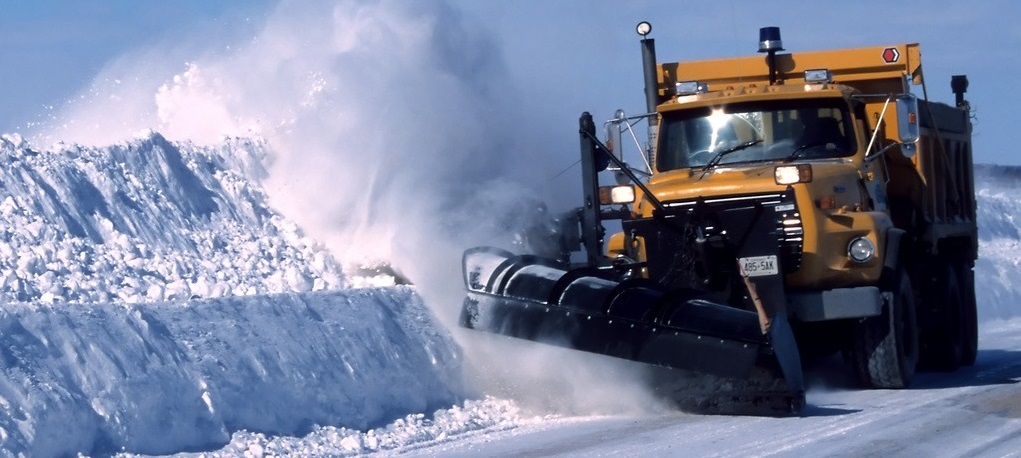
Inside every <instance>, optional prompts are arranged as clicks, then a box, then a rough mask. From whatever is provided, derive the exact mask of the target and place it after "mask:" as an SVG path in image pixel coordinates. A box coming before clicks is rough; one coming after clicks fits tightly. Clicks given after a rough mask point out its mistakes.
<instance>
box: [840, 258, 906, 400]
mask: <svg viewBox="0 0 1021 458" xmlns="http://www.w3.org/2000/svg"><path fill="white" fill-rule="evenodd" d="M892 286H893V287H892V288H891V291H886V292H884V293H883V297H884V304H883V305H884V307H883V313H881V314H880V315H879V316H874V317H868V318H865V319H862V320H861V321H860V322H859V323H857V324H856V325H855V326H854V329H853V334H854V338H853V344H852V347H851V351H850V356H851V364H852V366H853V367H854V370H855V373H856V374H857V376H858V379H859V381H861V383H862V385H864V386H865V387H867V388H907V387H908V386H909V385H911V380H912V379H914V376H915V368H916V366H917V364H918V323H917V317H916V314H915V297H914V291H913V290H912V289H911V279H910V278H909V277H908V275H907V273H905V272H901V273H900V274H899V278H898V279H897V280H895V282H894V285H892Z"/></svg>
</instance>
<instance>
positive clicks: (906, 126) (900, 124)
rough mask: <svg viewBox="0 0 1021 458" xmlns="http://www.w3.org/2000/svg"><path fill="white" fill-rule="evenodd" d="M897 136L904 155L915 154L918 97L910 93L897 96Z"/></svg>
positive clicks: (917, 131)
mask: <svg viewBox="0 0 1021 458" xmlns="http://www.w3.org/2000/svg"><path fill="white" fill-rule="evenodd" d="M897 136H898V139H899V140H900V143H901V145H900V150H901V153H903V154H904V156H905V157H911V156H914V155H915V151H916V150H917V148H918V145H917V143H918V137H919V130H918V99H917V98H916V97H915V96H914V95H912V94H902V95H900V96H898V97H897Z"/></svg>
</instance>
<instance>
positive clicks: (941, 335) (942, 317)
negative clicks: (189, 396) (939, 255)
mask: <svg viewBox="0 0 1021 458" xmlns="http://www.w3.org/2000/svg"><path fill="white" fill-rule="evenodd" d="M958 278H959V276H958V273H957V271H956V269H954V268H953V266H952V264H947V265H944V266H942V267H940V268H939V270H938V271H937V273H936V275H935V276H934V278H933V285H932V288H931V290H930V291H929V292H928V294H927V295H926V303H925V304H923V310H924V311H925V312H924V313H925V318H924V319H923V321H922V323H923V326H922V335H921V340H922V354H921V361H920V363H919V366H920V367H921V368H922V369H923V370H934V371H941V372H953V371H956V370H957V368H958V367H960V366H961V361H962V360H963V342H964V337H963V334H964V332H963V331H964V305H963V303H964V296H963V295H962V293H961V287H960V283H959V282H958Z"/></svg>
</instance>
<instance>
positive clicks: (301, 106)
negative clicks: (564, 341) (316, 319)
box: [39, 0, 619, 397]
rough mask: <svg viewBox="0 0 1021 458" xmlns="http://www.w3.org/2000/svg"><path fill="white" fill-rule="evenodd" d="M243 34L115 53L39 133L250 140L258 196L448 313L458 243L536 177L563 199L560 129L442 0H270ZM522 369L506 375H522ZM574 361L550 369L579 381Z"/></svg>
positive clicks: (531, 209) (484, 236)
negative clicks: (263, 164) (552, 145)
mask: <svg viewBox="0 0 1021 458" xmlns="http://www.w3.org/2000/svg"><path fill="white" fill-rule="evenodd" d="M253 33H254V36H253V37H252V38H251V39H249V40H247V41H246V42H245V43H243V44H241V45H232V46H230V47H229V48H226V49H229V50H228V51H224V49H225V47H224V46H222V45H221V44H215V45H210V46H211V47H215V50H213V49H211V50H207V51H206V52H204V53H194V54H192V55H191V56H188V55H187V52H184V51H181V50H174V51H172V52H167V53H165V54H166V55H168V56H183V57H182V58H181V59H182V60H180V61H178V62H179V63H178V65H179V66H178V67H177V68H176V69H174V71H173V72H171V73H166V69H165V67H166V66H167V63H166V59H162V60H159V64H158V65H151V64H150V63H151V62H153V61H154V59H155V58H156V57H155V56H159V55H160V53H158V52H151V53H139V54H136V55H133V56H125V57H124V58H122V59H120V60H118V61H117V62H115V63H114V64H112V65H111V66H110V67H108V68H107V69H105V70H104V72H103V73H101V74H100V76H99V77H97V79H96V81H97V83H95V85H94V86H93V88H92V89H90V91H89V92H88V95H87V96H84V97H83V99H85V100H87V101H88V103H76V104H72V105H71V106H69V107H68V108H67V109H66V110H65V112H64V113H62V114H61V115H60V116H59V117H58V118H59V119H61V121H60V122H57V123H55V124H54V126H51V129H49V131H47V132H42V133H41V134H40V135H39V138H48V139H59V140H63V141H76V142H85V143H100V144H102V143H112V142H117V141H120V140H122V139H124V138H126V137H130V136H132V135H134V134H135V132H138V131H140V130H143V129H152V130H157V131H159V132H161V133H162V134H163V135H164V136H165V137H166V138H168V139H170V140H181V141H184V140H187V141H191V142H195V143H214V144H215V143H217V142H222V141H223V138H224V136H228V137H230V136H258V137H261V138H263V139H264V140H265V141H266V142H267V144H268V145H269V149H270V150H272V154H271V155H270V157H269V164H267V168H268V170H269V177H268V178H267V179H266V181H265V182H264V183H263V184H264V186H265V188H266V192H267V193H268V195H269V196H270V200H271V202H272V204H273V205H274V206H275V207H276V208H277V209H278V210H279V211H281V212H282V213H283V214H284V215H286V216H287V217H289V218H291V219H292V220H294V221H296V222H297V223H298V224H299V225H300V226H301V227H302V228H303V229H304V230H305V231H307V232H308V234H309V235H311V236H312V237H314V238H316V239H317V240H319V241H320V242H322V243H324V244H326V245H327V246H328V247H330V248H331V251H332V252H333V253H334V254H335V255H336V256H337V257H338V258H339V259H340V260H341V261H342V262H345V261H346V262H357V261H361V260H385V261H388V262H390V263H391V264H393V265H394V266H395V267H397V269H399V270H400V271H401V272H402V273H403V274H404V275H406V276H407V277H408V278H410V280H411V281H412V282H413V283H415V284H416V289H417V291H418V292H419V294H421V295H422V297H423V298H424V299H425V301H426V303H428V304H430V306H431V307H432V308H433V310H434V311H435V313H436V314H437V316H438V318H439V320H440V321H441V322H443V323H446V324H448V325H450V326H451V327H455V326H454V321H455V320H456V318H457V314H458V311H459V309H460V306H461V302H462V299H463V291H462V288H463V285H462V280H461V272H460V270H461V267H460V260H461V253H462V252H463V251H464V249H465V248H468V247H471V246H475V245H480V244H495V245H504V246H506V245H507V244H509V243H511V241H512V236H513V232H514V230H515V229H521V228H524V227H527V226H528V225H529V224H531V222H532V221H531V220H532V219H533V218H542V217H545V216H546V214H545V212H546V211H547V210H546V208H545V205H547V204H544V203H543V202H542V200H543V199H542V195H541V194H542V192H545V194H546V195H549V196H552V195H557V196H561V197H562V198H565V197H564V196H566V198H567V199H571V198H572V197H574V195H575V193H574V192H571V191H567V192H564V191H559V192H550V189H548V188H549V186H550V185H549V179H550V177H552V176H553V175H555V173H556V172H557V171H558V170H555V168H560V167H562V164H564V163H570V161H571V159H570V158H569V159H567V160H564V159H563V158H560V159H559V160H555V157H554V156H555V154H557V152H554V151H549V150H548V149H547V148H548V147H545V146H543V145H544V143H548V141H547V140H548V137H549V136H552V135H555V136H561V135H564V132H559V131H556V132H549V133H546V129H548V127H547V126H541V125H538V122H536V121H531V120H530V119H529V117H528V116H527V112H528V111H529V109H528V107H523V106H521V104H520V103H518V102H517V100H518V98H517V97H515V95H516V94H517V93H519V92H520V91H521V90H522V89H521V88H520V87H518V85H517V84H516V83H517V82H515V81H511V79H510V78H509V77H508V76H507V75H508V72H507V71H506V70H507V69H506V66H505V63H504V61H503V60H502V57H501V52H500V47H499V46H498V43H497V42H496V41H495V40H494V39H493V38H492V37H491V36H490V35H488V33H487V31H486V30H484V29H483V28H482V27H481V26H479V25H477V24H475V23H473V22H472V21H470V20H467V19H465V18H464V17H463V16H462V14H461V13H460V12H459V11H457V10H455V9H454V8H452V7H451V6H450V5H448V4H446V3H444V2H441V1H424V2H403V1H398V0H369V1H352V0H342V1H311V2H309V1H297V0H293V1H288V0H285V1H283V2H282V3H281V4H279V5H278V6H277V7H276V8H275V9H274V10H273V11H272V12H271V13H270V14H269V16H268V17H267V18H266V20H265V23H264V24H263V25H262V28H261V29H260V30H256V31H253ZM132 59H138V60H135V61H133V60H132ZM544 137H546V138H544ZM560 154H565V155H566V154H576V153H574V151H570V152H561V153H560ZM544 164H557V165H559V166H560V167H553V166H551V165H544ZM548 205H550V208H557V207H558V205H557V203H555V202H551V203H548ZM561 209H563V208H561ZM498 353H499V352H498ZM481 357H487V356H481ZM536 357H537V358H539V359H542V355H536ZM558 358H561V359H562V357H561V356H558ZM526 359H527V357H526ZM540 366H541V365H540ZM520 367H521V368H520V369H519V370H518V372H520V373H519V374H512V375H511V376H517V375H522V378H523V379H529V378H532V377H531V376H532V375H534V374H533V373H530V372H529V369H528V365H524V366H520ZM546 367H548V364H547V365H546ZM560 367H568V366H565V365H560ZM571 367H573V366H571ZM538 371H540V372H542V373H543V374H547V373H548V372H549V371H548V369H546V368H540V369H538ZM572 375H573V374H564V373H560V374H558V375H557V378H561V377H563V378H568V379H571V380H572V381H571V383H569V384H568V387H569V389H571V390H574V388H577V390H576V391H577V392H579V393H583V392H585V391H586V389H584V388H582V387H581V385H586V384H590V383H591V382H590V381H589V380H586V379H585V378H577V377H573V378H572ZM562 384H563V383H561V385H562ZM540 388H541V387H540ZM604 388H605V386H604ZM610 391H611V392H612V391H614V390H613V389H611V390H610ZM561 397H562V396H561ZM618 397H619V396H618Z"/></svg>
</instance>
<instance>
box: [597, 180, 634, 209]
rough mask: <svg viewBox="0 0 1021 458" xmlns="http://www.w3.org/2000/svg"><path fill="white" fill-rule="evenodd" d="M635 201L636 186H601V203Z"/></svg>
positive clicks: (627, 202)
mask: <svg viewBox="0 0 1021 458" xmlns="http://www.w3.org/2000/svg"><path fill="white" fill-rule="evenodd" d="M634 201H635V188H634V187H633V186H628V185H620V186H600V187H599V204H600V205H612V204H629V203H632V202H634Z"/></svg>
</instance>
